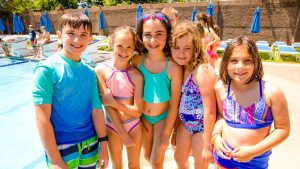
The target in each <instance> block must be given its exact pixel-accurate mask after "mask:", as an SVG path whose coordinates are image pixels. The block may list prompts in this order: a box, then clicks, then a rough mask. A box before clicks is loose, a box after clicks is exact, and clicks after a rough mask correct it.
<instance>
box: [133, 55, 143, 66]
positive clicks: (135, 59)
mask: <svg viewBox="0 0 300 169" xmlns="http://www.w3.org/2000/svg"><path fill="white" fill-rule="evenodd" d="M141 61H142V55H140V54H135V55H134V56H133V57H132V59H131V63H132V64H133V65H134V66H135V67H139V66H140V64H141Z"/></svg>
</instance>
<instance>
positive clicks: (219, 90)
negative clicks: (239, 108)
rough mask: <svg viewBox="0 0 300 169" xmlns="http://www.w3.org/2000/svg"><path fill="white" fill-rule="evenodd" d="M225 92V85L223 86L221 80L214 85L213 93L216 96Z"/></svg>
mask: <svg viewBox="0 0 300 169" xmlns="http://www.w3.org/2000/svg"><path fill="white" fill-rule="evenodd" d="M226 90H227V85H225V84H224V83H223V81H222V80H219V81H218V82H217V83H216V84H215V92H216V94H221V93H223V92H226Z"/></svg>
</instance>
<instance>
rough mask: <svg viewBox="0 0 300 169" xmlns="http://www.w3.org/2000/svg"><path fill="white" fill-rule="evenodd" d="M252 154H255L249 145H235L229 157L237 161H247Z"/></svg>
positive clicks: (251, 157) (250, 158)
mask: <svg viewBox="0 0 300 169" xmlns="http://www.w3.org/2000/svg"><path fill="white" fill-rule="evenodd" d="M254 156H255V154H254V153H253V152H252V151H251V147H250V146H240V147H237V148H235V149H234V150H233V151H232V153H231V157H232V158H233V159H234V160H235V161H238V162H248V161H250V160H252V159H253V157H254Z"/></svg>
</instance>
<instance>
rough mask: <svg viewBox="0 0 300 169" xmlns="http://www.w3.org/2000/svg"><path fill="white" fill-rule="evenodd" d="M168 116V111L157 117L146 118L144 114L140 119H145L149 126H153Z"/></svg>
mask: <svg viewBox="0 0 300 169" xmlns="http://www.w3.org/2000/svg"><path fill="white" fill-rule="evenodd" d="M167 115H168V111H165V112H163V113H161V114H160V115H158V116H148V115H146V114H144V113H143V114H142V118H143V119H145V120H146V121H147V122H149V123H150V124H155V123H157V122H159V121H161V120H163V119H165V118H166V117H167Z"/></svg>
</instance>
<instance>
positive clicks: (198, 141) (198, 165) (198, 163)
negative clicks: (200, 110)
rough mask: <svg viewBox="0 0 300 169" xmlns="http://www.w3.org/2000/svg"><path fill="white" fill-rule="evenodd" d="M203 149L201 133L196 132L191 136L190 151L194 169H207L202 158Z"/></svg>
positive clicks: (205, 162)
mask: <svg viewBox="0 0 300 169" xmlns="http://www.w3.org/2000/svg"><path fill="white" fill-rule="evenodd" d="M202 149H203V132H198V133H196V134H194V135H193V139H192V150H193V155H194V159H195V169H207V168H208V161H206V160H205V159H204V158H202Z"/></svg>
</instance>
